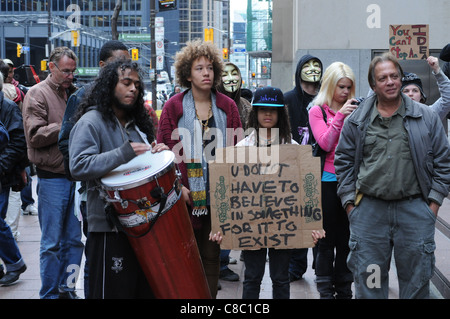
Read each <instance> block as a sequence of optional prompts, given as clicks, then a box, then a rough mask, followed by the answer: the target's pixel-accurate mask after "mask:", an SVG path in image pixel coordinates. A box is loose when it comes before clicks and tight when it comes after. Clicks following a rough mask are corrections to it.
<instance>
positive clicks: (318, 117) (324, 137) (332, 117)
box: [309, 104, 345, 174]
mask: <svg viewBox="0 0 450 319" xmlns="http://www.w3.org/2000/svg"><path fill="white" fill-rule="evenodd" d="M322 107H323V109H324V110H325V113H326V114H327V123H325V121H324V120H323V114H322V110H321V109H320V106H318V105H315V106H313V107H312V108H311V109H310V110H309V124H310V126H311V131H312V134H314V138H315V139H316V141H317V143H319V145H320V147H321V148H322V149H323V150H324V151H326V152H328V154H327V156H326V158H325V166H324V171H326V172H329V173H333V174H335V169H334V151H335V149H336V146H337V144H338V141H339V135H340V134H341V130H342V127H343V126H344V119H345V115H344V114H342V113H341V112H337V113H334V111H333V110H331V109H330V107H329V106H328V105H326V104H324V105H322Z"/></svg>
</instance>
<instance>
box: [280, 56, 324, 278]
mask: <svg viewBox="0 0 450 319" xmlns="http://www.w3.org/2000/svg"><path fill="white" fill-rule="evenodd" d="M322 71H323V66H322V62H321V61H320V59H319V58H317V57H315V56H312V55H309V54H306V55H304V56H302V57H301V58H300V60H299V61H298V63H297V68H296V70H295V78H294V80H295V87H294V88H293V89H292V90H290V91H288V92H286V93H284V98H285V101H286V105H287V108H288V112H289V120H290V126H291V134H292V138H293V139H294V140H295V141H296V142H297V143H299V144H308V143H309V139H308V136H309V134H310V133H309V132H308V133H302V134H300V133H299V131H302V132H306V130H307V129H308V110H307V108H308V106H309V104H310V103H311V102H312V100H313V99H314V97H315V96H316V95H317V92H319V88H320V81H321V79H322ZM315 251H316V248H313V252H314V255H315ZM307 268H308V248H302V249H296V250H294V251H293V252H292V255H291V262H290V266H289V275H290V280H291V281H295V280H299V279H301V278H302V276H303V274H304V273H305V272H306V269H307ZM313 268H314V262H313Z"/></svg>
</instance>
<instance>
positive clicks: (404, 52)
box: [389, 24, 430, 60]
mask: <svg viewBox="0 0 450 319" xmlns="http://www.w3.org/2000/svg"><path fill="white" fill-rule="evenodd" d="M429 34H430V33H429V25H428V24H412V25H409V24H401V25H390V26H389V50H390V51H391V53H392V54H394V55H395V56H396V57H397V59H400V60H423V59H427V58H428V57H429V56H430V52H429Z"/></svg>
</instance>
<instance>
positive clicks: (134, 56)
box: [131, 48, 139, 61]
mask: <svg viewBox="0 0 450 319" xmlns="http://www.w3.org/2000/svg"><path fill="white" fill-rule="evenodd" d="M131 59H132V60H133V61H137V60H139V49H136V48H134V49H131Z"/></svg>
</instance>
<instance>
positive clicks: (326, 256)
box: [316, 182, 353, 298]
mask: <svg viewBox="0 0 450 319" xmlns="http://www.w3.org/2000/svg"><path fill="white" fill-rule="evenodd" d="M322 210H323V229H324V230H325V234H326V236H325V238H322V239H320V240H319V243H318V248H317V258H316V276H317V282H318V290H319V293H321V294H323V293H326V292H324V291H321V287H326V288H327V289H329V288H331V289H332V290H333V291H332V292H330V291H328V293H331V294H333V295H334V293H336V294H340V296H336V297H337V298H339V297H341V298H347V297H348V294H349V293H350V297H351V290H350V285H351V282H352V278H353V277H352V273H351V272H350V270H349V269H348V267H347V256H348V254H349V252H350V248H349V246H348V241H349V237H350V230H349V223H348V218H347V213H346V212H345V210H344V208H343V207H342V205H341V201H340V199H339V197H338V196H337V182H322ZM324 282H328V284H327V285H319V283H324ZM342 286H344V287H343V289H345V291H341V288H340V287H342Z"/></svg>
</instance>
